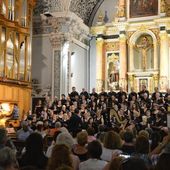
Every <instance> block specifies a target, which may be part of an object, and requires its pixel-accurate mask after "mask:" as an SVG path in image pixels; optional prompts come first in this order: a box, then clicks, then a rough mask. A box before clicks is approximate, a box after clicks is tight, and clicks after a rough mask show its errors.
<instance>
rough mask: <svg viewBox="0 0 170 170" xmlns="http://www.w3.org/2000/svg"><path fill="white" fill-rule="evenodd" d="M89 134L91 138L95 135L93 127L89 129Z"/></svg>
mask: <svg viewBox="0 0 170 170" xmlns="http://www.w3.org/2000/svg"><path fill="white" fill-rule="evenodd" d="M87 133H88V135H89V136H93V135H94V134H95V130H94V128H93V127H89V128H88V129H87Z"/></svg>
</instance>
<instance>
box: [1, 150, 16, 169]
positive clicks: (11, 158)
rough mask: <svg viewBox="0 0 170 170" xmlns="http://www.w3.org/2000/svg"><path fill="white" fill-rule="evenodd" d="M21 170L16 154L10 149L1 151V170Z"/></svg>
mask: <svg viewBox="0 0 170 170" xmlns="http://www.w3.org/2000/svg"><path fill="white" fill-rule="evenodd" d="M1 169H2V170H19V166H18V162H17V159H16V156H15V152H14V151H13V150H12V149H10V148H9V147H4V148H2V149H0V170H1Z"/></svg>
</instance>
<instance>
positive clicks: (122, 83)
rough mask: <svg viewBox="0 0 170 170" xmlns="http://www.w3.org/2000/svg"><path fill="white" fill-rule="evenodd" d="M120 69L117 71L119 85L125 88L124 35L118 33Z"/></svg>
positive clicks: (125, 59) (125, 52)
mask: <svg viewBox="0 0 170 170" xmlns="http://www.w3.org/2000/svg"><path fill="white" fill-rule="evenodd" d="M119 45H120V68H121V69H120V71H119V86H120V87H122V88H123V89H124V90H127V55H126V54H127V49H126V36H125V34H120V40H119Z"/></svg>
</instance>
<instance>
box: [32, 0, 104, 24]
mask: <svg viewBox="0 0 170 170" xmlns="http://www.w3.org/2000/svg"><path fill="white" fill-rule="evenodd" d="M70 1H71V2H70ZM103 1H104V0H65V2H66V3H70V6H69V10H70V11H72V12H74V13H75V14H77V15H78V16H79V17H80V18H82V19H83V21H84V23H85V24H87V25H91V23H90V22H92V21H91V20H90V18H91V17H92V18H93V17H94V15H95V13H96V11H97V9H98V8H99V7H100V5H101V4H102V2H103ZM63 2H64V1H63V0H37V4H36V7H35V9H34V15H39V14H42V13H44V12H46V11H50V9H53V11H57V10H58V9H59V6H61V5H62V3H63Z"/></svg>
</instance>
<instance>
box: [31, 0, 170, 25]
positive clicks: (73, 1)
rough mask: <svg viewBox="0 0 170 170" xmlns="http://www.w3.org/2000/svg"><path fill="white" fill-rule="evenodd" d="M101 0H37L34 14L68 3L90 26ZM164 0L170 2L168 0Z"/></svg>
mask: <svg viewBox="0 0 170 170" xmlns="http://www.w3.org/2000/svg"><path fill="white" fill-rule="evenodd" d="M103 1H104V0H37V5H36V7H35V9H34V15H39V14H42V13H44V12H47V11H50V9H53V10H52V11H58V10H59V8H60V6H62V5H63V3H65V5H66V6H67V4H69V6H68V7H67V8H68V9H69V10H70V11H72V12H74V13H75V14H77V15H78V16H79V17H80V18H82V19H83V21H84V23H85V24H87V25H89V26H91V24H92V21H93V17H94V15H95V14H96V12H97V10H98V8H99V7H100V5H101V4H102V2H103ZM113 1H114V0H113ZM166 1H167V2H168V3H170V0H166Z"/></svg>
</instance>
